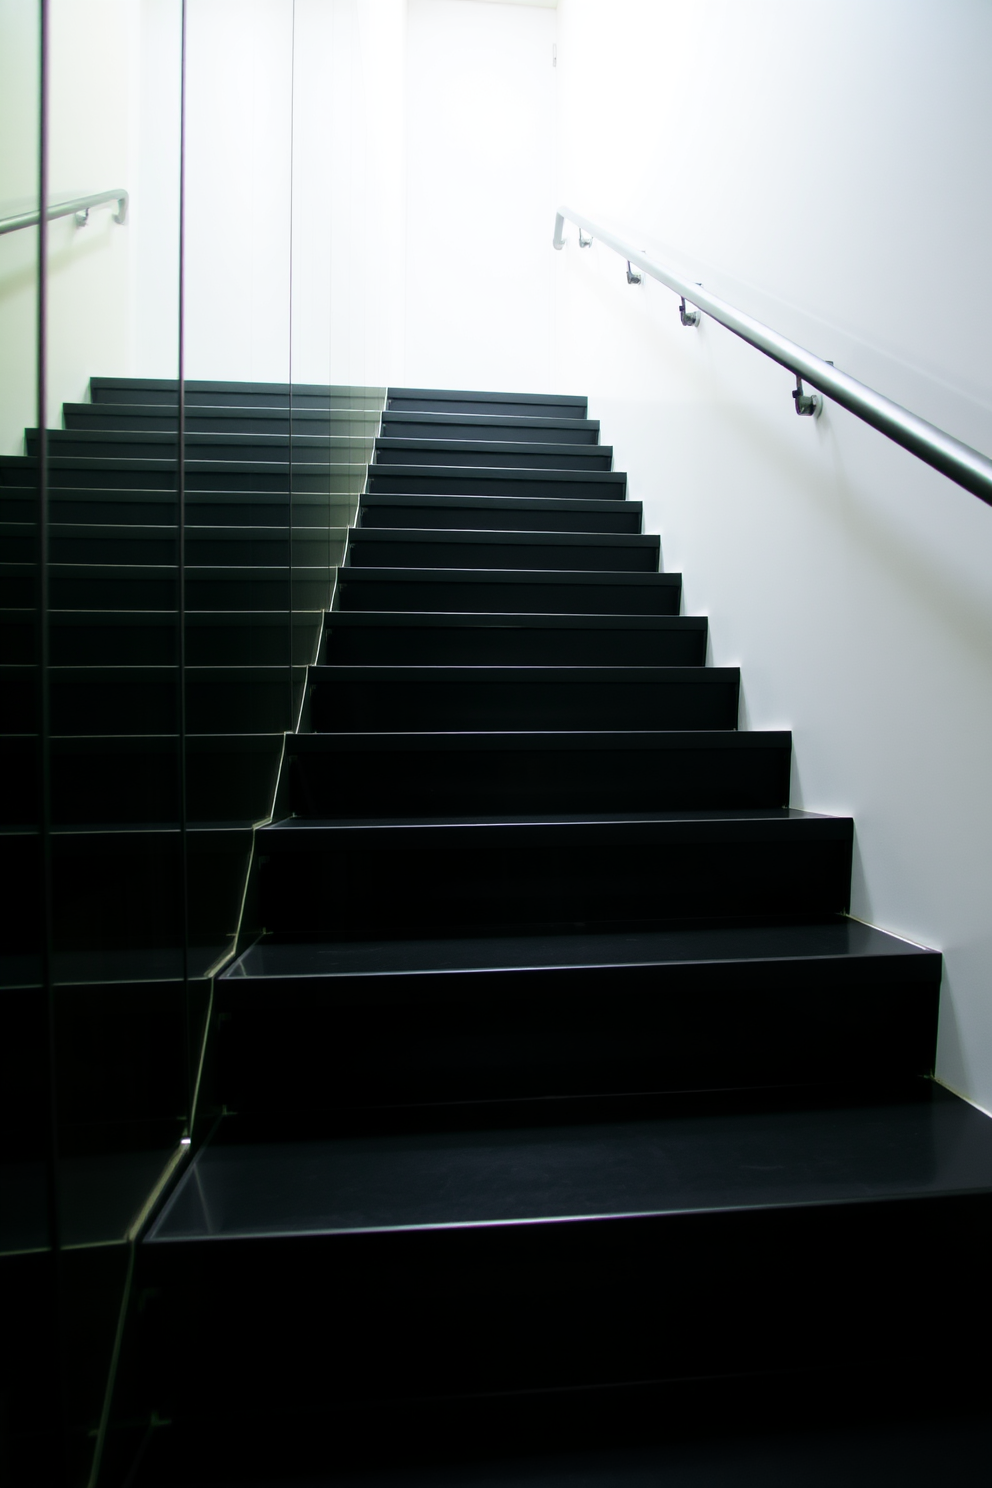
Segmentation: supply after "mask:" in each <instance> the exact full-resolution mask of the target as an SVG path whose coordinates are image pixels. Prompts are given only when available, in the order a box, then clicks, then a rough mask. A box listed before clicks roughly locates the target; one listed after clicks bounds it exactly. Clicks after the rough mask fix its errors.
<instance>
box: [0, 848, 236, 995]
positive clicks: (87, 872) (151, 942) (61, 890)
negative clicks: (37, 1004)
mask: <svg viewBox="0 0 992 1488" xmlns="http://www.w3.org/2000/svg"><path fill="white" fill-rule="evenodd" d="M37 841H38V839H37V834H36V833H30V832H20V833H18V832H16V831H5V832H0V876H2V878H3V882H4V886H5V889H6V900H5V909H6V911H7V919H6V922H5V931H4V939H3V943H2V945H0V985H2V986H12V985H20V986H25V985H32V984H35V985H36V984H37V982H38V979H39V976H40V971H41V967H40V958H39V956H38V945H39V944H40V934H41V927H40V924H39V906H38V895H37V892H36V883H37V877H36V875H37V873H38V872H39V871H40V869H39V862H38V850H37ZM186 842H187V849H188V868H189V935H190V974H191V976H194V977H202V976H203V975H204V974H205V972H206V971H207V970H208V969H209V967H210V966H211V965H213V963H214V962H216V961H217V959H218V957H220V956H222V955H224V954H226V953H227V952H228V951H229V950H230V949H231V946H232V942H233V939H234V936H235V933H236V930H237V925H238V917H239V913H240V909H241V901H242V898H243V894H244V883H245V874H246V871H247V868H248V863H249V857H250V853H251V845H252V829H251V827H250V825H247V824H238V823H227V824H225V825H223V826H220V827H217V826H210V827H198V826H191V828H190V830H189V832H188V834H187V837H186ZM181 869H182V837H181V834H180V831H179V828H178V827H177V826H174V825H162V826H158V827H149V826H144V825H143V826H141V827H133V826H113V827H107V826H103V827H60V828H58V829H56V830H55V831H53V833H52V837H51V871H52V878H53V885H54V893H53V899H54V943H55V944H54V959H53V967H52V970H53V975H54V978H55V980H56V982H58V983H68V982H89V983H93V982H98V983H99V982H120V981H159V980H163V979H165V978H175V977H182V975H183V958H182V946H183V915H182V912H181V902H182V901H181V891H182V882H183V878H182V872H181Z"/></svg>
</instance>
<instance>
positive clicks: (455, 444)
mask: <svg viewBox="0 0 992 1488" xmlns="http://www.w3.org/2000/svg"><path fill="white" fill-rule="evenodd" d="M374 462H375V464H376V465H377V466H379V465H403V466H406V467H410V466H412V465H452V466H455V467H461V468H467V467H468V466H475V465H478V466H482V467H487V466H488V467H493V466H497V467H499V468H500V469H504V470H512V469H516V470H612V469H613V448H612V446H611V445H607V444H597V445H576V444H546V443H542V444H534V443H533V442H530V443H522V442H517V441H512V442H511V441H509V440H505V439H502V440H484V441H482V440H468V439H436V438H435V439H430V438H422V439H402V438H397V437H391V436H383V435H380V436H379V438H378V439H377V440H376V441H375V455H374Z"/></svg>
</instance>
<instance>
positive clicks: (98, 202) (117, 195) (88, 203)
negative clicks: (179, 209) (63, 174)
mask: <svg viewBox="0 0 992 1488" xmlns="http://www.w3.org/2000/svg"><path fill="white" fill-rule="evenodd" d="M129 200H130V197H129V194H128V192H126V191H125V190H124V188H123V186H121V187H115V189H114V190H113V191H96V192H94V193H93V195H92V196H77V197H73V199H72V201H49V204H48V210H47V211H46V212H45V214H44V215H45V218H46V220H47V221H49V222H53V221H54V220H55V218H56V217H73V218H75V222H76V226H77V227H85V226H86V224H87V223H88V222H89V220H90V208H91V207H103V206H108V205H109V204H110V203H111V202H116V203H117V211H116V212H115V213H114V216H113V220H114V222H119V223H121V224H122V225H123V223H125V222H126V221H127V207H128V202H129ZM41 218H42V214H41V212H40V211H38V209H37V208H35V209H34V210H33V211H30V212H19V213H18V214H17V216H16V217H0V236H2V235H3V234H4V233H9V232H17V230H18V229H19V228H22V227H37V226H38V223H39V222H40V221H41Z"/></svg>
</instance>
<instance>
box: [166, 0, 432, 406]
mask: <svg viewBox="0 0 992 1488" xmlns="http://www.w3.org/2000/svg"><path fill="white" fill-rule="evenodd" d="M294 24H295V36H294ZM404 38H405V4H404V0H296V5H295V20H294V6H293V3H292V0H193V3H191V5H190V9H189V39H188V49H187V56H188V73H187V77H188V93H187V99H188V102H187V155H186V160H187V166H186V185H187V224H188V226H187V274H186V326H187V360H186V366H187V374H188V376H189V377H191V378H247V379H251V380H262V381H285V380H286V379H287V378H288V377H289V376H290V368H292V377H293V379H294V381H300V382H328V381H331V382H349V383H363V382H370V383H376V382H378V381H381V380H386V379H387V378H389V377H390V376H391V377H393V378H394V380H395V377H396V375H397V373H399V372H401V371H402V363H403V341H402V336H403V294H404V279H403V271H402V266H403V257H404V254H403V241H404V236H403V235H404V210H403V208H404V202H403V161H404V151H403V108H404V85H405V68H404V62H405V56H404ZM291 305H292V313H291V311H290V306H291ZM291 325H292V335H291V334H290V327H291Z"/></svg>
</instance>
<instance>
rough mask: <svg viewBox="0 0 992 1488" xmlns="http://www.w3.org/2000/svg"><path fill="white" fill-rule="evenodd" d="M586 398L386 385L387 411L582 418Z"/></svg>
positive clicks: (585, 409)
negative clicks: (387, 386)
mask: <svg viewBox="0 0 992 1488" xmlns="http://www.w3.org/2000/svg"><path fill="white" fill-rule="evenodd" d="M588 402H589V400H588V399H587V398H576V397H570V396H567V395H565V394H554V393H486V392H470V393H469V392H460V391H458V390H457V389H450V388H393V387H391V388H387V389H386V405H385V406H386V411H387V412H389V413H446V414H449V413H470V414H476V413H490V414H501V415H504V416H507V417H510V418H534V417H537V416H543V417H545V418H575V419H585V417H586V413H587V406H588Z"/></svg>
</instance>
